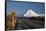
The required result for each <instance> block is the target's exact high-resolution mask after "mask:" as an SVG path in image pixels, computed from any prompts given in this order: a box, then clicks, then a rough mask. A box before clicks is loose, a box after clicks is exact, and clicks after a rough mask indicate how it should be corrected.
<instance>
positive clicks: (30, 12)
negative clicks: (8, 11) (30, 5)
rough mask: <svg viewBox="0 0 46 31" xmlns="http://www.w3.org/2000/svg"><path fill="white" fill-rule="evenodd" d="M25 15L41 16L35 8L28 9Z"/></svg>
mask: <svg viewBox="0 0 46 31" xmlns="http://www.w3.org/2000/svg"><path fill="white" fill-rule="evenodd" d="M24 16H26V17H37V16H40V15H39V14H37V13H36V12H34V11H33V10H28V11H27V12H26V13H25V14H24Z"/></svg>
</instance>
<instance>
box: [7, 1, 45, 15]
mask: <svg viewBox="0 0 46 31" xmlns="http://www.w3.org/2000/svg"><path fill="white" fill-rule="evenodd" d="M27 10H33V11H35V12H36V13H38V14H44V12H45V7H44V3H33V2H31V3H29V2H28V3H26V2H10V1H9V2H7V13H9V12H11V11H16V15H17V16H23V15H24V13H25V12H26V11H27Z"/></svg>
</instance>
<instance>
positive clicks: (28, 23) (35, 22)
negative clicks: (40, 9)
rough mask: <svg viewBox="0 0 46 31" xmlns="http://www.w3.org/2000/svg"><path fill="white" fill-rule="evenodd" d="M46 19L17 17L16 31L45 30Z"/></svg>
mask: <svg viewBox="0 0 46 31" xmlns="http://www.w3.org/2000/svg"><path fill="white" fill-rule="evenodd" d="M44 23H45V20H44V17H17V19H16V27H15V28H14V30H23V29H39V28H44V27H45V26H44Z"/></svg>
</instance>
